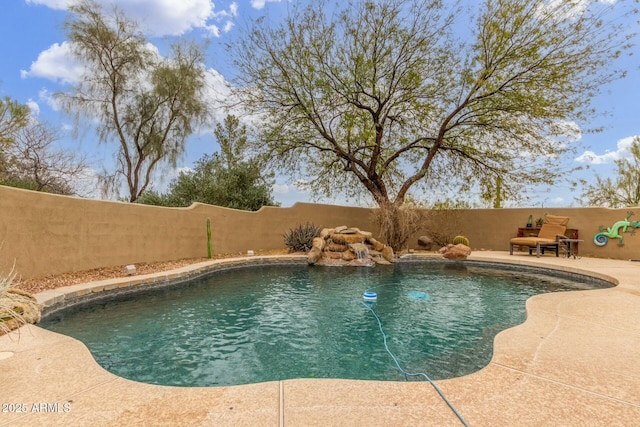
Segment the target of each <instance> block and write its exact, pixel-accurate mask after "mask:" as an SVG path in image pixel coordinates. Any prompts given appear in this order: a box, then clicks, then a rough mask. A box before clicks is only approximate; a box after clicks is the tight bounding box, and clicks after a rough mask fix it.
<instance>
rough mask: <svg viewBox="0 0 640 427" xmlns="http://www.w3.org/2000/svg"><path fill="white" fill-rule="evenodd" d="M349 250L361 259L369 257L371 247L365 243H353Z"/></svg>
mask: <svg viewBox="0 0 640 427" xmlns="http://www.w3.org/2000/svg"><path fill="white" fill-rule="evenodd" d="M349 249H350V250H351V252H353V253H354V254H356V255H359V257H360V258H362V257H364V256H367V255H369V247H368V246H367V245H365V244H364V243H352V244H350V245H349Z"/></svg>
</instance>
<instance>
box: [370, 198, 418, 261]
mask: <svg viewBox="0 0 640 427" xmlns="http://www.w3.org/2000/svg"><path fill="white" fill-rule="evenodd" d="M424 218H425V213H424V211H422V210H421V209H418V208H417V207H416V206H414V205H413V204H412V203H409V202H407V203H405V204H403V205H401V206H394V205H386V206H380V207H379V208H378V209H376V210H374V211H373V220H374V222H375V223H377V225H378V227H379V233H380V237H381V238H382V240H383V241H385V242H386V243H387V244H388V245H389V246H391V248H393V250H394V251H395V252H399V251H401V250H402V249H404V248H406V247H407V242H408V241H409V239H410V238H411V237H412V236H414V235H415V233H416V232H417V231H418V230H419V229H420V227H421V226H422V224H423V222H424Z"/></svg>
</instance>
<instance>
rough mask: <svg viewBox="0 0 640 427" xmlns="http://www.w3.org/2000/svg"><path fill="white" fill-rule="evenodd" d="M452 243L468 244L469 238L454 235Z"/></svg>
mask: <svg viewBox="0 0 640 427" xmlns="http://www.w3.org/2000/svg"><path fill="white" fill-rule="evenodd" d="M452 243H453V244H454V245H465V246H469V239H468V238H467V237H465V236H456V237H454V238H453V242H452Z"/></svg>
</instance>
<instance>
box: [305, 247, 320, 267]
mask: <svg viewBox="0 0 640 427" xmlns="http://www.w3.org/2000/svg"><path fill="white" fill-rule="evenodd" d="M321 257H322V250H321V249H318V248H311V250H310V251H309V253H308V254H307V263H308V264H315V263H316V262H318V260H319V259H320V258H321Z"/></svg>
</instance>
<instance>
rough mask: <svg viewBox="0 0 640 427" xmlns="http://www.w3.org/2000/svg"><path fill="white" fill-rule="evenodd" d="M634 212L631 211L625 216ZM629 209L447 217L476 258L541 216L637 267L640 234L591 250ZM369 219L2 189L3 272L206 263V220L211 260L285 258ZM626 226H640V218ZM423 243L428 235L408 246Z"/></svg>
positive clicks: (370, 226)
mask: <svg viewBox="0 0 640 427" xmlns="http://www.w3.org/2000/svg"><path fill="white" fill-rule="evenodd" d="M631 210H633V209H631ZM627 211H628V209H603V208H566V209H556V208H549V209H541V208H531V209H528V208H523V209H474V210H465V211H455V212H452V213H451V215H452V218H453V217H455V218H456V222H457V224H458V227H459V232H460V233H462V234H465V235H466V236H467V237H469V239H470V244H471V246H472V248H473V249H474V250H480V249H487V250H505V251H506V250H508V248H509V245H508V242H509V238H511V237H515V236H516V231H517V228H518V227H523V226H525V224H526V221H527V218H528V217H529V215H533V218H534V219H535V218H538V217H541V216H543V215H544V214H545V213H549V214H555V215H567V216H569V217H571V221H570V222H569V227H570V228H577V229H579V230H580V238H581V239H584V241H585V242H584V243H583V244H581V245H580V253H581V255H583V256H592V257H604V258H617V259H638V258H640V232H638V234H637V235H631V234H629V233H625V245H624V246H623V247H619V246H617V240H616V239H614V240H610V241H609V243H608V244H607V245H606V246H604V247H596V246H595V244H594V243H593V236H594V235H595V234H596V233H597V232H598V231H599V226H600V225H605V226H608V227H610V226H611V225H613V223H614V222H616V221H619V220H622V219H624V217H625V216H626V213H627ZM371 212H372V210H370V209H366V208H354V207H345V206H333V205H317V204H308V203H299V204H296V205H294V206H293V207H290V208H275V207H265V208H262V209H261V210H259V211H258V212H246V211H238V210H234V209H227V208H221V207H217V206H209V205H203V204H194V205H193V206H191V207H189V208H159V207H154V206H144V205H136V204H129V203H120V202H109V201H99V200H87V199H79V198H73V197H64V196H56V195H50V194H44V193H36V192H32V191H27V190H20V189H15V188H9V187H3V186H0V244H1V245H2V247H1V248H0V271H2V272H6V271H8V270H9V269H10V268H11V265H12V264H13V262H14V260H15V263H16V270H17V272H18V274H20V276H21V277H23V278H25V279H26V278H31V277H40V276H45V275H50V274H59V273H64V272H72V271H81V270H87V269H91V268H97V267H107V266H118V265H124V264H135V263H140V262H153V261H167V260H175V259H182V258H197V257H206V256H207V235H206V219H207V218H211V224H212V234H213V236H212V237H213V247H214V253H216V254H219V253H244V252H246V251H247V250H249V249H253V250H259V249H279V248H284V247H285V246H284V242H283V239H282V235H283V234H284V233H285V232H286V231H287V230H288V229H290V228H292V227H294V226H295V225H297V224H299V223H305V222H307V221H309V222H312V223H314V224H316V225H320V226H325V227H334V226H338V225H347V226H351V227H359V228H360V229H363V230H368V231H372V232H374V234H376V232H377V227H376V226H375V225H374V223H373V220H372V215H371ZM631 219H632V220H640V209H638V211H637V212H636V215H635V216H634V217H632V218H631ZM422 234H426V235H428V234H429V229H428V228H427V225H426V224H425V227H424V228H423V229H421V230H419V232H418V233H416V235H415V236H414V238H412V239H411V240H410V242H409V247H411V248H413V247H415V243H416V241H417V237H418V236H420V235H422Z"/></svg>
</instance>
